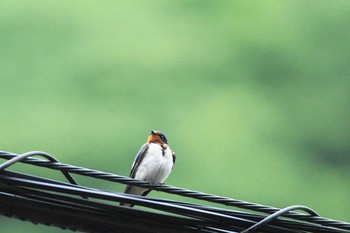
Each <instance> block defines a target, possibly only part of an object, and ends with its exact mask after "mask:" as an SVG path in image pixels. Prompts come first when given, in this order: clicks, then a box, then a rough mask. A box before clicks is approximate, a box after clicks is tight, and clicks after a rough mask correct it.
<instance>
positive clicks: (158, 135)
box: [147, 130, 168, 144]
mask: <svg viewBox="0 0 350 233" xmlns="http://www.w3.org/2000/svg"><path fill="white" fill-rule="evenodd" d="M147 142H148V143H152V142H153V143H158V144H168V140H167V139H166V137H165V134H163V133H162V132H160V131H157V130H152V131H151V134H150V135H149V137H148V139H147Z"/></svg>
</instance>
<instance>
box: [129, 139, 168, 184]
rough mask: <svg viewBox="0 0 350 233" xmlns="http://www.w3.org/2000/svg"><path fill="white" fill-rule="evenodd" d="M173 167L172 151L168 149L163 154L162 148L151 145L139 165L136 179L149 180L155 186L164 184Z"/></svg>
mask: <svg viewBox="0 0 350 233" xmlns="http://www.w3.org/2000/svg"><path fill="white" fill-rule="evenodd" d="M172 167H173V157H172V152H171V149H170V148H169V147H168V148H167V149H165V151H164V155H163V152H162V147H161V146H160V145H158V144H155V143H151V144H150V145H149V147H148V150H147V152H146V155H145V157H144V158H143V160H142V162H141V164H140V165H139V167H138V169H137V172H136V174H135V178H136V179H139V180H148V181H150V182H151V183H153V184H157V183H164V181H165V180H166V178H168V176H169V174H170V172H171V169H172Z"/></svg>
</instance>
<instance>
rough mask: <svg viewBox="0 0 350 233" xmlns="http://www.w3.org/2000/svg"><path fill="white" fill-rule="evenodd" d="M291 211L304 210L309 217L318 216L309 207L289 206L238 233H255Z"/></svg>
mask: <svg viewBox="0 0 350 233" xmlns="http://www.w3.org/2000/svg"><path fill="white" fill-rule="evenodd" d="M292 210H304V211H305V212H307V213H308V214H310V215H311V216H318V214H317V213H316V212H315V211H313V210H312V209H310V208H309V207H305V206H301V205H295V206H289V207H286V208H284V209H281V210H279V211H277V212H276V213H273V214H271V215H270V216H267V217H266V218H264V219H263V220H261V221H260V222H258V223H256V224H254V225H253V226H251V227H249V228H248V229H246V230H244V231H242V232H240V233H252V232H256V230H258V229H259V228H261V227H263V226H265V225H266V224H268V223H269V222H271V221H273V220H274V219H277V218H278V217H280V216H282V215H284V214H286V213H288V212H290V211H292Z"/></svg>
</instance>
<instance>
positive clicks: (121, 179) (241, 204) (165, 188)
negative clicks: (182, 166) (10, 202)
mask: <svg viewBox="0 0 350 233" xmlns="http://www.w3.org/2000/svg"><path fill="white" fill-rule="evenodd" d="M16 156H17V155H16V154H13V153H9V152H4V151H0V157H1V158H4V159H11V158H13V157H16ZM21 162H23V163H28V164H32V165H36V166H41V167H46V168H51V169H55V170H60V171H66V172H70V173H75V174H79V175H83V176H88V177H93V178H97V179H103V180H108V181H112V182H118V183H123V184H130V185H135V186H139V187H144V188H150V189H154V190H158V191H162V192H167V193H171V194H176V195H180V196H185V197H190V198H194V199H199V200H204V201H209V202H213V203H220V204H224V205H227V206H234V207H238V208H242V209H248V210H253V211H257V212H263V213H267V214H273V213H275V212H277V211H279V209H277V208H274V207H270V206H264V205H260V204H256V203H249V202H245V201H241V200H235V199H232V198H227V197H221V196H217V195H211V194H206V193H202V192H197V191H192V190H188V189H183V188H178V187H174V186H169V185H150V184H149V183H148V182H146V181H142V180H135V179H132V178H129V177H125V176H120V175H115V174H111V173H106V172H101V171H97V170H91V169H87V168H82V167H77V166H72V165H68V164H62V163H57V162H56V163H52V162H48V161H43V160H41V159H36V158H27V159H25V160H22V161H21ZM285 217H288V218H292V219H296V220H302V221H306V222H311V223H316V224H320V225H324V226H330V227H334V228H340V229H345V230H350V224H349V223H346V222H341V221H336V220H331V219H326V218H321V217H317V216H310V215H305V214H301V213H297V212H291V213H287V214H286V215H285Z"/></svg>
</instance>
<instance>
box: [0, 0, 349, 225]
mask: <svg viewBox="0 0 350 233" xmlns="http://www.w3.org/2000/svg"><path fill="white" fill-rule="evenodd" d="M349 22H350V2H349V1H341V0H338V1H307V0H305V1H301V0H293V1H292V0H289V1H273V0H268V1H103V2H100V1H73V2H72V1H2V2H1V3H0V64H1V65H0V71H1V77H0V86H1V92H0V104H1V122H2V124H1V148H0V149H1V150H5V151H12V152H15V153H22V152H25V151H30V150H42V151H46V152H48V153H51V154H52V155H54V156H56V157H57V158H58V159H59V160H61V161H62V162H64V163H71V164H74V165H79V166H85V167H89V168H94V169H99V170H103V171H108V172H114V173H117V174H123V175H128V174H129V169H130V166H131V163H132V160H133V157H134V155H135V154H136V152H137V150H138V149H139V147H140V146H141V145H142V143H144V141H145V140H146V137H147V135H148V134H149V132H150V130H151V129H159V130H162V131H164V132H165V133H166V134H167V137H168V139H169V142H170V145H171V147H172V148H173V149H174V151H176V153H177V164H176V167H175V169H174V170H173V173H172V175H171V176H170V178H169V179H168V180H167V183H168V184H171V185H175V186H180V187H186V188H189V189H194V190H200V191H203V192H209V193H215V194H219V195H223V196H230V197H233V198H237V199H243V200H246V201H252V202H258V203H261V204H266V205H271V206H276V207H285V206H288V205H292V204H304V205H307V206H309V207H311V208H313V209H315V210H316V211H318V212H319V213H320V214H321V215H322V216H325V217H329V218H334V219H340V220H345V221H350V212H349V210H348V203H349V201H350V196H349V193H350V186H349V179H350V174H349V167H350V120H349V119H350V108H349V107H350V69H349V67H350V65H349V61H350V43H349V39H350V38H349V37H350V34H349V32H350V24H349ZM24 169H25V168H24ZM28 169H29V170H30V169H31V171H33V172H35V171H36V169H35V168H28ZM43 172H46V170H40V172H39V173H40V174H42V173H43ZM78 179H80V178H79V177H78ZM81 182H82V184H84V185H90V186H93V187H97V188H102V189H110V190H115V191H122V190H123V188H124V187H122V186H118V185H111V184H108V183H104V182H102V181H101V183H98V184H96V182H93V181H91V180H89V179H86V180H84V179H82V180H81ZM151 195H152V196H157V197H167V195H166V194H162V193H157V192H153V193H152V194H151ZM0 223H1V228H2V231H3V232H23V229H26V230H25V231H26V232H38V231H42V232H47V231H48V229H49V231H50V232H61V230H60V229H55V228H47V227H46V226H35V225H33V224H31V223H22V222H20V221H17V220H12V219H8V218H5V217H0Z"/></svg>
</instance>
